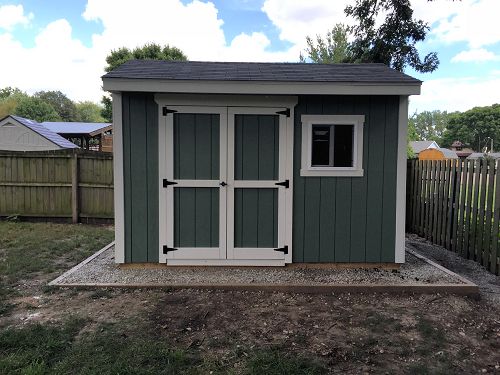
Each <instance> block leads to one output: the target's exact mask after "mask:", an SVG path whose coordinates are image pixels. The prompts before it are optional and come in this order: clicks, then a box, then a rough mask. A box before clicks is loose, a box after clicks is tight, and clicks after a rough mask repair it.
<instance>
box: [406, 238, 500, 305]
mask: <svg viewBox="0 0 500 375" xmlns="http://www.w3.org/2000/svg"><path fill="white" fill-rule="evenodd" d="M406 247H407V248H410V249H413V250H415V251H417V252H418V253H420V254H422V255H424V256H425V257H427V258H429V259H431V260H433V261H434V262H436V263H438V264H440V265H442V266H443V267H446V268H448V269H449V270H450V271H453V272H455V273H457V274H459V275H460V276H463V277H465V278H466V279H468V280H470V281H472V282H473V283H474V284H476V285H477V286H478V287H479V291H480V293H481V296H482V297H483V298H485V299H487V300H490V301H493V302H495V303H500V276H495V275H494V274H492V273H491V272H489V271H488V270H486V269H485V268H484V267H483V266H481V265H480V264H479V263H476V262H474V261H473V260H468V259H464V258H462V257H461V256H459V255H457V254H455V253H454V252H452V251H449V250H446V249H445V248H443V247H441V246H437V245H434V244H433V243H431V242H429V241H427V240H426V239H424V238H422V237H419V236H417V235H415V234H408V235H407V237H406Z"/></svg>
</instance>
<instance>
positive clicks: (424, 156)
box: [418, 147, 459, 160]
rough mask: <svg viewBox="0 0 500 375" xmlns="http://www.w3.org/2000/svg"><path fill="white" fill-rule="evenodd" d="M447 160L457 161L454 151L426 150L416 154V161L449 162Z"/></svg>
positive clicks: (441, 149)
mask: <svg viewBox="0 0 500 375" xmlns="http://www.w3.org/2000/svg"><path fill="white" fill-rule="evenodd" d="M449 159H459V157H458V155H457V153H456V151H452V150H449V149H447V148H442V147H440V148H428V149H425V150H423V151H420V152H419V154H418V160H449Z"/></svg>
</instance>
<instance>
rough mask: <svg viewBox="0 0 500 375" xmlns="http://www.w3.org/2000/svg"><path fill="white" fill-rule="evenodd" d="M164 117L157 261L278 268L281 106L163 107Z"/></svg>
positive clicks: (282, 193) (282, 215) (282, 200)
mask: <svg viewBox="0 0 500 375" xmlns="http://www.w3.org/2000/svg"><path fill="white" fill-rule="evenodd" d="M280 112H281V113H280ZM163 114H164V115H165V116H164V117H163V118H164V121H161V122H160V131H159V134H160V139H164V140H165V142H164V143H163V142H161V141H160V144H159V146H160V150H159V151H160V163H159V167H160V173H159V174H160V261H161V262H167V263H168V264H242V265H243V264H256V265H266V264H267V265H279V264H284V261H285V259H287V258H288V257H289V252H288V248H289V247H288V246H287V244H286V242H287V241H286V239H287V238H289V237H290V231H291V220H287V217H286V216H287V201H289V202H291V197H292V195H291V194H292V191H291V190H292V186H291V184H290V183H289V181H290V179H291V178H290V177H291V176H290V174H291V167H290V165H287V164H288V163H291V155H288V153H287V150H288V149H289V147H288V145H287V140H289V139H291V137H290V134H289V133H288V132H289V131H292V129H291V126H287V123H289V120H290V119H289V118H287V114H286V108H254V107H198V106H197V107H193V106H168V107H166V109H164V112H163ZM162 144H164V147H162Z"/></svg>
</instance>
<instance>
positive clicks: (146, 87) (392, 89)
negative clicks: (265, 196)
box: [103, 78, 421, 95]
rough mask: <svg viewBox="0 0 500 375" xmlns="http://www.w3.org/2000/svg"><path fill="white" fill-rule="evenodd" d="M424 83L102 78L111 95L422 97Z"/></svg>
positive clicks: (104, 86) (105, 88)
mask: <svg viewBox="0 0 500 375" xmlns="http://www.w3.org/2000/svg"><path fill="white" fill-rule="evenodd" d="M420 86H421V83H415V84H408V83H362V82H279V81H205V80H203V81H202V80H198V81H197V80H157V79H124V78H103V89H104V90H105V91H111V92H123V91H134V92H154V93H185V94H248V95H419V94H420Z"/></svg>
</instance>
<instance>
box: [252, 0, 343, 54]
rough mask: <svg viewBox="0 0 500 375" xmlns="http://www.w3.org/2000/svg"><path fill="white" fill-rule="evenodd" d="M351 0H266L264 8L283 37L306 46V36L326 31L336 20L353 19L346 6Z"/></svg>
mask: <svg viewBox="0 0 500 375" xmlns="http://www.w3.org/2000/svg"><path fill="white" fill-rule="evenodd" d="M349 3H350V1H349V0H335V1H332V0H308V1H289V0H266V1H265V2H264V4H263V6H262V11H263V12H264V13H266V15H267V16H268V17H269V19H270V20H271V22H272V23H273V24H274V25H275V26H276V27H277V28H278V29H279V30H280V39H282V40H285V41H288V42H291V43H293V44H296V45H299V46H302V47H305V38H306V36H308V35H309V36H315V35H317V34H320V35H324V34H326V32H327V31H329V30H331V29H332V27H333V26H334V25H335V24H336V23H339V22H341V23H345V24H347V23H348V22H350V21H349V20H348V19H347V18H346V16H345V14H344V8H345V7H346V5H347V4H349Z"/></svg>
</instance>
